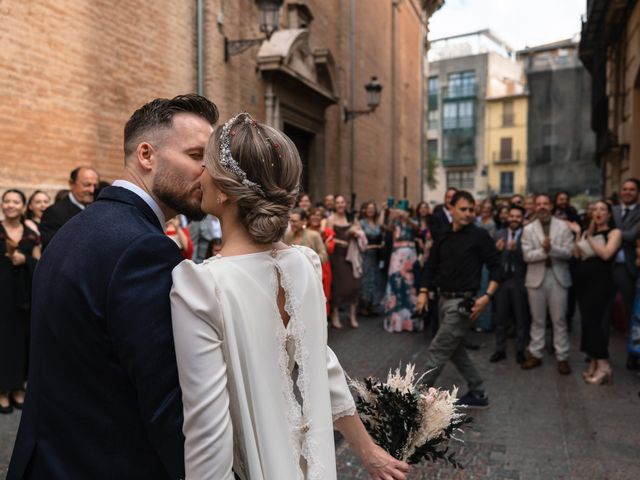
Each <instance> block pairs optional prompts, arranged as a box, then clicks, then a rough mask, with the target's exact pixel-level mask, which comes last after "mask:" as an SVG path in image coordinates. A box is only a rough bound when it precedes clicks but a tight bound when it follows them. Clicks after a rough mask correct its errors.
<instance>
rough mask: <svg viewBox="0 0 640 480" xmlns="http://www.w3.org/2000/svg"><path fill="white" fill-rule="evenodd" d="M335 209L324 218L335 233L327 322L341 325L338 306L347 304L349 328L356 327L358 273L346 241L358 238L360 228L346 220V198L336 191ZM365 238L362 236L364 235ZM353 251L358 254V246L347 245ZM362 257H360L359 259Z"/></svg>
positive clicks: (338, 326)
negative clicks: (331, 309) (330, 308)
mask: <svg viewBox="0 0 640 480" xmlns="http://www.w3.org/2000/svg"><path fill="white" fill-rule="evenodd" d="M334 208H335V211H334V212H333V213H332V214H331V215H330V216H329V218H328V219H327V227H329V228H331V229H332V230H333V231H334V232H335V233H336V237H335V239H334V242H335V245H336V246H335V249H334V251H333V254H332V255H331V271H332V272H333V283H332V285H331V306H332V308H333V314H332V315H331V326H332V327H333V328H337V329H340V328H342V322H341V321H340V306H341V305H343V304H347V305H348V306H349V323H350V325H351V328H358V319H357V317H356V308H357V305H358V295H359V293H360V277H358V274H357V271H358V264H357V263H358V259H357V258H348V254H349V247H350V243H352V242H358V237H359V235H360V234H361V233H362V229H361V228H360V225H359V224H358V223H357V222H352V221H350V220H349V216H348V215H347V201H346V199H345V198H344V195H336V197H335V204H334ZM365 239H366V237H365ZM351 251H352V252H353V253H354V255H356V256H357V255H358V252H359V248H358V249H355V248H353V246H351ZM361 261H362V257H360V262H361Z"/></svg>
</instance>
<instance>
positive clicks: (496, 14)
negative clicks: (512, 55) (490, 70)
mask: <svg viewBox="0 0 640 480" xmlns="http://www.w3.org/2000/svg"><path fill="white" fill-rule="evenodd" d="M586 8H587V0H445V3H444V5H443V6H442V8H441V9H440V10H438V11H437V12H436V13H435V14H434V15H433V16H432V17H431V19H430V20H429V40H437V39H438V38H442V37H448V36H451V35H458V34H461V33H468V32H473V31H477V30H483V29H485V28H489V29H491V30H492V31H493V32H494V33H495V34H496V35H497V36H499V37H500V38H502V40H504V41H505V42H507V43H508V44H509V45H511V46H512V47H514V48H516V49H518V50H519V49H522V48H524V47H526V46H535V45H541V44H543V43H549V42H554V41H556V40H562V39H564V38H569V37H572V36H573V35H574V34H576V33H579V32H580V26H581V16H582V15H583V14H584V13H585V11H586Z"/></svg>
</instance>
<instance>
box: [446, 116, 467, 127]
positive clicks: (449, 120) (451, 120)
mask: <svg viewBox="0 0 640 480" xmlns="http://www.w3.org/2000/svg"><path fill="white" fill-rule="evenodd" d="M474 121H475V118H474V117H471V116H470V117H445V118H443V119H442V129H443V130H458V129H462V130H471V129H473V127H474Z"/></svg>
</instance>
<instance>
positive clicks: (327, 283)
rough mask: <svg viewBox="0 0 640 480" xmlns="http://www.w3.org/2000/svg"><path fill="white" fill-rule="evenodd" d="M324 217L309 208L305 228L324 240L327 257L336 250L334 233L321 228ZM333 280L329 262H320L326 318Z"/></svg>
mask: <svg viewBox="0 0 640 480" xmlns="http://www.w3.org/2000/svg"><path fill="white" fill-rule="evenodd" d="M323 219H324V216H323V214H322V211H321V210H320V209H319V208H311V209H310V210H309V218H308V219H307V228H308V229H309V230H314V231H316V232H318V233H319V234H320V235H322V240H324V246H325V247H326V248H327V253H328V254H329V255H331V254H333V250H334V249H335V248H336V244H335V242H334V239H335V237H336V232H334V231H333V230H332V229H331V228H329V227H324V228H322V220H323ZM332 279H333V276H332V273H331V263H330V262H329V260H327V261H326V262H322V287H323V289H324V296H325V297H326V298H327V316H328V315H329V314H330V313H331V306H330V305H331V281H332Z"/></svg>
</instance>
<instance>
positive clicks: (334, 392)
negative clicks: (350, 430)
mask: <svg viewBox="0 0 640 480" xmlns="http://www.w3.org/2000/svg"><path fill="white" fill-rule="evenodd" d="M327 372H328V373H329V394H330V396H331V415H332V416H333V421H334V422H335V421H336V420H338V419H339V418H341V417H347V416H349V415H353V414H354V413H356V405H355V402H354V401H353V397H352V396H351V392H350V391H349V386H348V385H347V379H346V378H345V376H344V370H342V366H341V365H340V362H339V361H338V357H336V354H335V353H333V350H331V349H330V348H329V347H328V346H327Z"/></svg>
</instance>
